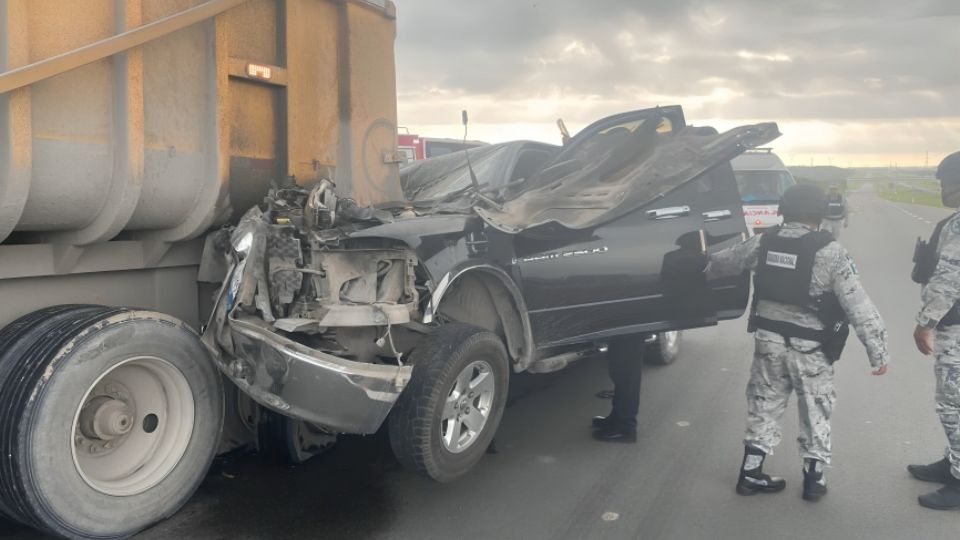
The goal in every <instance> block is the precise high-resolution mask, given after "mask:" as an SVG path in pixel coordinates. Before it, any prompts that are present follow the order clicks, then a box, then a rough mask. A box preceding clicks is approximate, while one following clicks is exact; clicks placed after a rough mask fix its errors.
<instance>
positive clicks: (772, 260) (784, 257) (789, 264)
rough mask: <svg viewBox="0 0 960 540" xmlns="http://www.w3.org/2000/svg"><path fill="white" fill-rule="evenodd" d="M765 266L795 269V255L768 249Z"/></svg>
mask: <svg viewBox="0 0 960 540" xmlns="http://www.w3.org/2000/svg"><path fill="white" fill-rule="evenodd" d="M767 266H776V267H777V268H786V269H787V270H796V269H797V255H794V254H792V253H781V252H779V251H768V252H767Z"/></svg>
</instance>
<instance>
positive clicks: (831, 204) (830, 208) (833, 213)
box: [827, 197, 846, 219]
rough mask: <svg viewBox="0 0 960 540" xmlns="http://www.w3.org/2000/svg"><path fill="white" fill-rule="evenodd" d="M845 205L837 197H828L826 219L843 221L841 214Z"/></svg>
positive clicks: (840, 198)
mask: <svg viewBox="0 0 960 540" xmlns="http://www.w3.org/2000/svg"><path fill="white" fill-rule="evenodd" d="M845 207H846V204H845V203H844V202H843V197H837V198H836V199H834V198H832V197H830V198H828V199H827V219H843V214H844V210H845Z"/></svg>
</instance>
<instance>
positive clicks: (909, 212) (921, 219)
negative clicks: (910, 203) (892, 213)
mask: <svg viewBox="0 0 960 540" xmlns="http://www.w3.org/2000/svg"><path fill="white" fill-rule="evenodd" d="M889 204H890V206H892V207H894V208H896V209H897V210H899V211H901V212H903V213H904V214H906V215H908V216H910V217H912V218H913V219H915V220H917V221H921V222H923V223H926V224H927V225H932V223H931V222H930V220H928V219H926V218H923V217H920V216H918V215H916V214H914V213H913V212H911V211H909V210H907V209H906V208H903V207H900V206H898V205H896V204H893V203H889Z"/></svg>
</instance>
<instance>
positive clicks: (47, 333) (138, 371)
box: [0, 306, 223, 538]
mask: <svg viewBox="0 0 960 540" xmlns="http://www.w3.org/2000/svg"><path fill="white" fill-rule="evenodd" d="M220 381H221V379H220V376H219V373H218V372H217V370H216V368H215V367H214V366H213V363H212V362H211V361H210V359H209V356H208V353H207V351H206V349H205V348H204V347H203V345H202V344H201V343H200V340H199V338H198V337H197V335H196V334H195V333H194V332H193V331H192V330H190V329H189V328H188V327H187V326H186V325H185V324H183V323H182V322H180V321H178V320H177V319H174V318H172V317H169V316H167V315H163V314H160V313H154V312H148V311H136V310H128V309H122V308H109V307H102V306H58V307H54V308H49V309H47V310H43V311H40V312H36V313H34V314H31V315H27V316H26V317H23V318H21V319H19V320H17V321H15V322H13V323H11V324H10V325H9V326H7V327H6V328H4V329H3V330H2V331H0V501H2V504H3V507H4V508H5V509H6V510H8V511H10V513H12V514H13V517H14V518H15V519H17V520H18V521H20V522H22V523H24V524H27V525H31V526H34V527H36V528H39V529H42V530H45V531H47V532H50V533H53V534H56V535H59V536H65V537H71V538H122V537H127V536H130V535H133V534H135V533H136V532H138V531H140V530H142V529H144V528H146V527H149V526H150V525H152V524H154V523H156V522H158V521H161V520H163V519H165V518H167V517H170V516H171V515H173V513H175V512H176V511H177V510H178V509H179V508H180V507H181V506H182V505H183V504H184V503H186V501H187V499H188V498H189V497H190V496H191V495H192V494H193V492H194V491H195V490H196V488H197V487H198V486H199V484H200V482H201V481H202V480H203V477H204V475H205V474H206V471H207V469H208V467H209V465H210V462H211V461H212V460H213V457H214V454H215V452H216V449H217V446H218V443H219V436H220V429H221V426H222V422H223V393H222V392H223V390H222V387H221V382H220Z"/></svg>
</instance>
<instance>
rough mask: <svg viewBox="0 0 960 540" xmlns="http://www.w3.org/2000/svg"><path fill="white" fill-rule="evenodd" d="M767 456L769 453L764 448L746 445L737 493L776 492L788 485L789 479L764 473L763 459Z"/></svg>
mask: <svg viewBox="0 0 960 540" xmlns="http://www.w3.org/2000/svg"><path fill="white" fill-rule="evenodd" d="M766 457H767V454H766V453H764V452H763V451H762V450H759V449H757V448H753V447H752V446H746V447H744V449H743V463H742V464H741V465H740V477H739V478H738V479H737V494H739V495H754V494H756V493H775V492H777V491H783V488H785V487H787V481H786V480H784V479H783V478H777V477H775V476H770V475H768V474H764V473H763V460H764V459H765V458H766Z"/></svg>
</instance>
